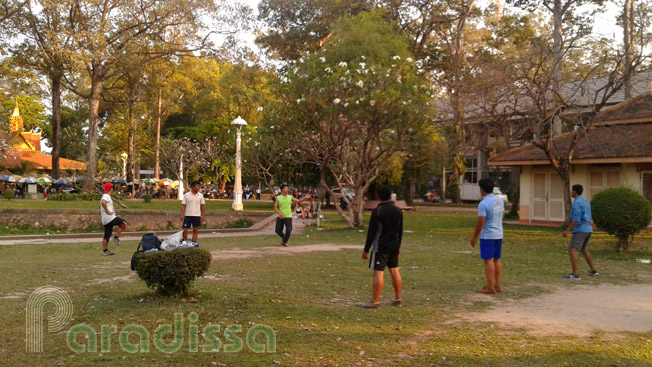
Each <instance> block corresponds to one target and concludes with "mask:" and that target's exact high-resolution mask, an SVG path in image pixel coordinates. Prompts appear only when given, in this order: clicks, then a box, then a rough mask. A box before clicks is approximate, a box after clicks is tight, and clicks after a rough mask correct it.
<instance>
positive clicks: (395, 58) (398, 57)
mask: <svg viewBox="0 0 652 367" xmlns="http://www.w3.org/2000/svg"><path fill="white" fill-rule="evenodd" d="M400 59H401V57H400V56H399V55H395V56H392V60H400Z"/></svg>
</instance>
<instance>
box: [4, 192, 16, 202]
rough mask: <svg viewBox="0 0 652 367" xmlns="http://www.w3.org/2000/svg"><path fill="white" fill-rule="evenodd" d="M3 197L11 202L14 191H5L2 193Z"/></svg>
mask: <svg viewBox="0 0 652 367" xmlns="http://www.w3.org/2000/svg"><path fill="white" fill-rule="evenodd" d="M2 196H4V198H5V199H7V200H11V199H13V198H14V191H13V190H5V192H3V193H2Z"/></svg>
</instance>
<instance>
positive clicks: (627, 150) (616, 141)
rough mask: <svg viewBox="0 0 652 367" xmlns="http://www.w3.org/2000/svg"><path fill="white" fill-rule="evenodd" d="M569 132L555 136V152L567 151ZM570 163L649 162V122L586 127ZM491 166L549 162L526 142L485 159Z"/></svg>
mask: <svg viewBox="0 0 652 367" xmlns="http://www.w3.org/2000/svg"><path fill="white" fill-rule="evenodd" d="M575 134H577V132H575V131H573V132H570V133H566V134H563V135H560V136H558V137H555V138H554V139H553V144H554V146H555V147H557V149H558V151H559V152H564V151H567V150H568V147H569V146H570V143H571V141H572V139H573V137H574V136H575ZM572 162H573V163H623V162H652V123H650V122H647V123H635V124H611V125H609V124H607V125H596V126H593V127H592V128H590V129H589V130H588V131H587V133H586V134H585V135H584V136H583V137H581V138H580V140H579V142H578V143H577V147H576V148H575V153H574V154H573V160H572ZM488 163H489V165H492V166H501V165H505V166H512V165H513V166H520V165H531V164H550V162H549V161H548V158H547V156H546V154H545V153H544V151H543V150H541V149H540V148H537V147H535V146H534V145H531V144H530V145H527V146H524V147H521V148H517V149H513V150H510V151H507V152H504V153H500V154H496V155H495V156H493V157H491V158H489V161H488Z"/></svg>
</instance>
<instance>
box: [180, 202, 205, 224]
mask: <svg viewBox="0 0 652 367" xmlns="http://www.w3.org/2000/svg"><path fill="white" fill-rule="evenodd" d="M202 210H203V207H202ZM185 215H186V204H181V221H183V217H184V216H185Z"/></svg>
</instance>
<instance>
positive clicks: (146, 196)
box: [143, 194, 152, 203]
mask: <svg viewBox="0 0 652 367" xmlns="http://www.w3.org/2000/svg"><path fill="white" fill-rule="evenodd" d="M143 200H144V201H145V202H146V203H151V202H152V195H150V194H147V195H143Z"/></svg>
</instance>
